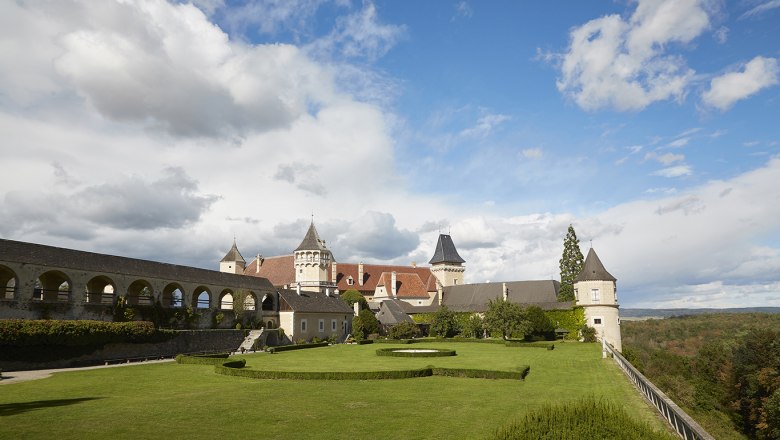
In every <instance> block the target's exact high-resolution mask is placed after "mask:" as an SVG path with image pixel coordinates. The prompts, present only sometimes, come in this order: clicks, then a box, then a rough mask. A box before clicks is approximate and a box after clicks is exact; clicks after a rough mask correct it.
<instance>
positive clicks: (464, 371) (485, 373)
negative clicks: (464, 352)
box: [433, 365, 531, 380]
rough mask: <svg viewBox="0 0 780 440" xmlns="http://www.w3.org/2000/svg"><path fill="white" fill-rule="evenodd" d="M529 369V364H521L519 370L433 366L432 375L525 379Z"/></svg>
mask: <svg viewBox="0 0 780 440" xmlns="http://www.w3.org/2000/svg"><path fill="white" fill-rule="evenodd" d="M530 371H531V367H530V366H529V365H523V366H521V367H520V368H519V371H498V370H478V369H474V368H433V375H434V376H447V377H468V378H475V379H520V380H523V379H525V377H526V376H528V373H529V372H530Z"/></svg>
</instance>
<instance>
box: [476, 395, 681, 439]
mask: <svg viewBox="0 0 780 440" xmlns="http://www.w3.org/2000/svg"><path fill="white" fill-rule="evenodd" d="M562 438H570V439H585V438H603V439H607V438H608V439H625V440H672V439H675V438H676V437H674V436H672V435H671V434H668V433H665V432H659V431H654V430H653V429H652V428H651V427H650V425H648V424H647V423H644V422H640V421H637V420H634V419H632V418H631V417H630V416H629V415H628V413H627V412H626V411H625V410H624V409H623V408H622V407H619V406H617V405H616V404H614V403H609V402H604V401H601V400H598V401H597V400H584V401H579V402H569V403H564V404H562V405H557V406H547V407H543V408H540V409H537V410H536V411H531V412H529V413H527V414H526V415H525V417H523V418H522V419H521V420H519V421H516V422H513V423H511V424H509V425H507V426H505V427H503V428H500V429H499V430H497V431H496V432H495V433H494V434H493V436H491V437H490V439H492V440H515V439H536V440H558V439H562Z"/></svg>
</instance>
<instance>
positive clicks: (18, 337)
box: [0, 319, 174, 347]
mask: <svg viewBox="0 0 780 440" xmlns="http://www.w3.org/2000/svg"><path fill="white" fill-rule="evenodd" d="M173 336H174V332H173V331H171V330H157V329H155V328H154V324H152V323H151V322H145V321H134V322H105V321H89V320H78V321H75V320H72V321H60V320H29V319H3V320H0V346H3V345H5V346H14V347H31V346H40V345H50V346H51V345H60V346H69V347H74V346H102V345H105V344H108V343H111V342H135V343H140V342H157V341H163V340H166V339H169V338H171V337H173Z"/></svg>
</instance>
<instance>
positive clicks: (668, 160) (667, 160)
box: [645, 153, 685, 165]
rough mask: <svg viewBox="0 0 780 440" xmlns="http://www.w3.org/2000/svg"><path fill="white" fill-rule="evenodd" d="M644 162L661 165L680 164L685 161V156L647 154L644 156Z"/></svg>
mask: <svg viewBox="0 0 780 440" xmlns="http://www.w3.org/2000/svg"><path fill="white" fill-rule="evenodd" d="M645 160H655V161H658V162H660V163H662V164H663V165H671V164H673V163H675V162H682V161H684V160H685V155H682V154H672V153H666V154H660V155H659V154H658V153H647V154H645Z"/></svg>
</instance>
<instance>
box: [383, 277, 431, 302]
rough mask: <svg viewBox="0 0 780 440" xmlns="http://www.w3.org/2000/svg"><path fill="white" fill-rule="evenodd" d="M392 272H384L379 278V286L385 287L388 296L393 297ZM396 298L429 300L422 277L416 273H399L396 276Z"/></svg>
mask: <svg viewBox="0 0 780 440" xmlns="http://www.w3.org/2000/svg"><path fill="white" fill-rule="evenodd" d="M392 280H393V273H392V272H383V273H382V275H381V276H380V277H379V282H378V283H377V286H384V287H385V290H387V296H393V294H392V289H393V286H392ZM395 288H396V292H395V296H397V297H400V298H425V299H428V290H427V289H426V286H425V283H423V281H422V280H421V279H420V276H419V275H418V274H416V273H398V272H396V274H395Z"/></svg>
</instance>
